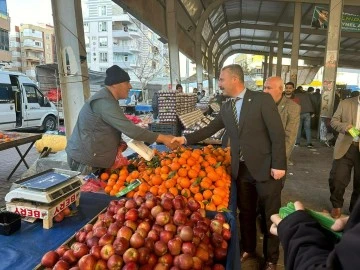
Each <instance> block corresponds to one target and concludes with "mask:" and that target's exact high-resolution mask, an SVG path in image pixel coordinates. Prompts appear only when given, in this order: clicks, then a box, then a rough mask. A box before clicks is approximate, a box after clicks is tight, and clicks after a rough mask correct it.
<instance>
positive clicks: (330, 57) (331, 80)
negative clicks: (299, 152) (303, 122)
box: [321, 0, 344, 118]
mask: <svg viewBox="0 0 360 270" xmlns="http://www.w3.org/2000/svg"><path fill="white" fill-rule="evenodd" d="M343 5H344V0H331V2H330V10H331V13H330V17H329V27H328V39H327V42H326V43H327V44H326V55H325V65H324V75H323V90H324V91H323V94H322V100H321V117H326V118H331V117H332V115H333V110H334V95H335V89H336V71H337V66H338V59H339V47H340V38H341V17H342V10H343Z"/></svg>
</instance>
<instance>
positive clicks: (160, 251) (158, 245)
mask: <svg viewBox="0 0 360 270" xmlns="http://www.w3.org/2000/svg"><path fill="white" fill-rule="evenodd" d="M154 248H155V254H156V255H157V256H159V257H160V256H162V255H164V254H165V253H166V252H167V251H168V247H167V244H166V243H164V242H162V241H156V242H155V245H154Z"/></svg>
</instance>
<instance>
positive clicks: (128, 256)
mask: <svg viewBox="0 0 360 270" xmlns="http://www.w3.org/2000/svg"><path fill="white" fill-rule="evenodd" d="M123 259H124V262H125V263H126V264H127V263H129V262H135V263H136V262H137V261H138V260H139V251H138V250H137V249H135V248H128V249H127V250H126V251H125V253H124V255H123Z"/></svg>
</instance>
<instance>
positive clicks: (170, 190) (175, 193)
mask: <svg viewBox="0 0 360 270" xmlns="http://www.w3.org/2000/svg"><path fill="white" fill-rule="evenodd" d="M169 192H170V193H172V194H173V195H174V196H176V195H178V194H179V190H178V189H177V188H176V187H171V188H169Z"/></svg>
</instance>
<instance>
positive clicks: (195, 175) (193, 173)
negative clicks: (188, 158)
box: [187, 169, 198, 178]
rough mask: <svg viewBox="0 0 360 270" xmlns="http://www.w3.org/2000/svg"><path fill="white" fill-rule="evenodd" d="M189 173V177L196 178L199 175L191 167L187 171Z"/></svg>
mask: <svg viewBox="0 0 360 270" xmlns="http://www.w3.org/2000/svg"><path fill="white" fill-rule="evenodd" d="M187 175H188V176H189V178H196V177H197V176H198V173H197V172H196V171H195V170H193V169H190V170H189V171H188V172H187Z"/></svg>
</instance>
